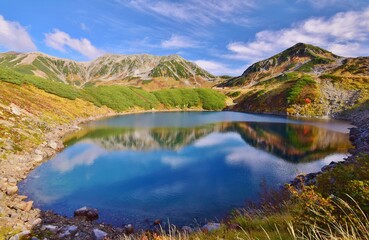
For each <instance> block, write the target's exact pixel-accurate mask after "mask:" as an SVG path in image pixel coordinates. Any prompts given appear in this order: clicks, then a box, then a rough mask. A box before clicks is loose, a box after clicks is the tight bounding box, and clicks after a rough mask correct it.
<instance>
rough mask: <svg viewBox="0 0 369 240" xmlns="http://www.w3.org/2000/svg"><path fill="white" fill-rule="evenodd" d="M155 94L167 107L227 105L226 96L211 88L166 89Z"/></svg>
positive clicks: (211, 107) (219, 106) (210, 107)
mask: <svg viewBox="0 0 369 240" xmlns="http://www.w3.org/2000/svg"><path fill="white" fill-rule="evenodd" d="M153 94H154V95H155V97H156V98H157V99H158V100H159V102H160V103H161V104H163V105H164V106H165V107H166V108H173V107H174V108H191V107H201V108H203V109H205V110H221V109H223V108H224V107H225V103H224V102H225V96H224V95H222V94H221V93H218V92H216V91H214V90H211V89H202V88H198V89H164V90H159V91H155V92H153Z"/></svg>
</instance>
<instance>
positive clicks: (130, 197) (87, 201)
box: [19, 112, 351, 229]
mask: <svg viewBox="0 0 369 240" xmlns="http://www.w3.org/2000/svg"><path fill="white" fill-rule="evenodd" d="M349 127H350V125H349V124H347V123H346V122H340V121H333V120H326V121H323V120H316V119H315V120H310V119H291V118H284V117H278V116H271V115H255V114H246V113H236V112H156V113H142V114H131V115H123V116H118V117H113V118H107V119H103V120H99V121H95V122H90V123H87V124H85V125H83V126H82V128H81V130H79V131H78V132H76V133H74V134H72V135H71V136H67V137H66V139H65V146H66V147H65V149H64V150H63V151H62V152H60V153H59V154H57V155H56V156H55V157H54V158H52V159H50V160H49V161H47V162H45V163H43V164H42V165H40V166H39V167H38V168H36V169H35V170H34V171H32V172H31V173H30V174H29V176H28V177H27V178H26V179H25V180H24V181H22V182H21V183H20V184H19V188H20V194H22V195H26V196H28V197H29V199H31V200H33V201H34V202H35V203H34V205H35V207H38V208H40V209H42V210H53V211H54V212H56V213H58V214H61V215H65V216H69V217H72V216H73V212H74V210H76V209H78V208H81V207H83V206H88V207H91V208H97V209H98V210H99V219H98V221H101V222H104V223H108V224H112V225H113V226H122V225H124V224H133V225H134V226H135V228H142V229H145V228H148V227H149V226H150V225H152V223H153V222H154V221H155V220H156V219H161V220H162V221H163V222H170V224H175V225H177V226H184V225H190V226H191V225H192V226H193V225H197V224H203V223H206V222H209V221H220V220H221V219H222V218H224V217H226V216H227V215H228V214H229V213H230V212H231V210H232V209H235V208H240V207H243V206H245V203H246V202H247V201H256V202H257V201H258V199H260V192H261V191H262V188H263V187H265V185H266V186H268V187H270V188H274V189H276V188H279V187H281V186H283V185H284V184H285V183H287V182H289V181H291V180H293V179H294V177H295V176H296V175H298V174H300V173H305V174H306V173H310V172H317V171H320V169H321V168H322V167H323V166H324V165H327V164H329V163H330V162H332V161H343V159H344V158H345V157H346V156H347V150H348V148H350V147H351V144H350V142H349V140H348V132H349V130H348V128H349Z"/></svg>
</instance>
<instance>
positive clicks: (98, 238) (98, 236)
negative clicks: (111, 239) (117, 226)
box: [93, 228, 108, 240]
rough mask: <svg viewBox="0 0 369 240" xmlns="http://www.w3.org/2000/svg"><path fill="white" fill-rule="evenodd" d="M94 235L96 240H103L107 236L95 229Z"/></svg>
mask: <svg viewBox="0 0 369 240" xmlns="http://www.w3.org/2000/svg"><path fill="white" fill-rule="evenodd" d="M93 231H94V235H95V239H96V240H103V239H104V238H105V237H106V236H107V235H108V234H107V233H106V232H104V231H101V230H100V229H97V228H95V229H94V230H93Z"/></svg>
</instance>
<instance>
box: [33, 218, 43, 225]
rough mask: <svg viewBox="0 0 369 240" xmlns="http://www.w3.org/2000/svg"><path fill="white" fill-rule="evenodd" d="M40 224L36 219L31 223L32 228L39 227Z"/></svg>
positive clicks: (38, 219)
mask: <svg viewBox="0 0 369 240" xmlns="http://www.w3.org/2000/svg"><path fill="white" fill-rule="evenodd" d="M41 223H42V219H41V218H37V219H35V220H34V221H33V222H32V227H36V226H39V225H41Z"/></svg>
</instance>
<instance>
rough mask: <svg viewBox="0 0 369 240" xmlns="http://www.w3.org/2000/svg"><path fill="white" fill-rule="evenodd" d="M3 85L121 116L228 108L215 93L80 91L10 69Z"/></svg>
mask: <svg viewBox="0 0 369 240" xmlns="http://www.w3.org/2000/svg"><path fill="white" fill-rule="evenodd" d="M0 81H4V82H8V83H13V84H17V85H23V84H28V85H33V86H35V87H37V88H39V89H41V90H44V91H45V92H48V93H51V94H54V95H56V96H59V97H63V98H67V99H70V100H75V99H77V98H79V99H83V100H86V101H89V102H92V103H94V104H95V105H96V106H107V107H109V108H111V109H113V110H115V111H118V112H122V111H126V110H130V109H143V110H149V109H152V108H160V107H164V108H167V109H168V108H179V109H189V108H203V109H205V110H222V109H223V108H224V107H225V96H224V95H223V94H221V93H218V92H216V91H215V90H212V89H201V88H199V89H165V90H159V91H155V92H147V91H144V90H142V89H138V88H134V87H123V86H97V87H94V86H91V87H86V88H84V89H78V88H75V87H73V86H71V85H66V84H63V83H59V82H55V81H50V80H47V79H44V78H40V77H36V76H31V75H23V74H21V73H17V72H15V71H13V70H11V69H8V68H0Z"/></svg>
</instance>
